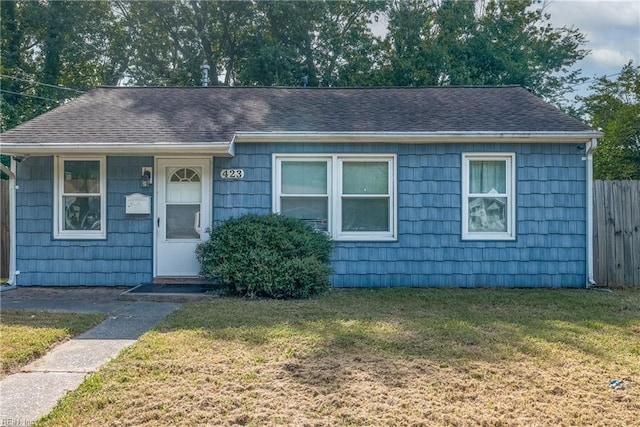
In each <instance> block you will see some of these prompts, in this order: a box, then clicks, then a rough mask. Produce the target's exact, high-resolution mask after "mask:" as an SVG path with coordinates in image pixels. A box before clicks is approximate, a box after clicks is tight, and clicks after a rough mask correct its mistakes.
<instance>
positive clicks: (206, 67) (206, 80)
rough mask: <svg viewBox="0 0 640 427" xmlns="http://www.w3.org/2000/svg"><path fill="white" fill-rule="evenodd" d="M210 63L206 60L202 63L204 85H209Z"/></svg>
mask: <svg viewBox="0 0 640 427" xmlns="http://www.w3.org/2000/svg"><path fill="white" fill-rule="evenodd" d="M209 68H211V67H209V64H207V63H206V61H205V62H203V63H202V65H201V66H200V69H201V70H202V80H201V81H202V87H207V86H209Z"/></svg>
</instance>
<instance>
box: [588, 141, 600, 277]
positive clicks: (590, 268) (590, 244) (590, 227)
mask: <svg viewBox="0 0 640 427" xmlns="http://www.w3.org/2000/svg"><path fill="white" fill-rule="evenodd" d="M597 147H598V139H597V138H591V141H589V142H587V144H586V145H585V151H586V155H587V157H586V160H587V286H586V288H587V289H589V288H591V287H592V286H594V285H596V284H597V283H596V280H595V279H594V277H593V263H594V259H593V151H594V150H595V149H596V148H597Z"/></svg>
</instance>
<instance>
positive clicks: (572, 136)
mask: <svg viewBox="0 0 640 427" xmlns="http://www.w3.org/2000/svg"><path fill="white" fill-rule="evenodd" d="M600 137H602V133H601V132H596V131H583V132H499V131H495V132H493V131H492V132H477V131H476V132H474V131H470V132H467V131H449V132H236V133H235V134H234V135H233V137H232V139H231V141H217V142H215V141H211V142H167V141H158V142H147V143H134V142H117V143H105V142H91V141H85V142H81V143H79V142H78V143H75V142H73V143H43V142H35V143H30V142H25V143H3V144H2V152H3V153H4V154H15V155H38V156H43V155H74V154H77V153H83V154H85V155H134V154H138V155H149V154H152V155H159V156H172V155H176V156H177V155H180V154H185V153H186V154H187V155H211V156H219V157H233V156H234V155H235V144H236V143H296V142H303V143H331V144H341V143H344V144H352V143H368V144H371V143H374V144H381V143H395V144H436V143H449V144H455V143H514V142H515V143H557V144H563V143H566V144H573V143H588V142H590V141H591V140H592V139H594V138H600Z"/></svg>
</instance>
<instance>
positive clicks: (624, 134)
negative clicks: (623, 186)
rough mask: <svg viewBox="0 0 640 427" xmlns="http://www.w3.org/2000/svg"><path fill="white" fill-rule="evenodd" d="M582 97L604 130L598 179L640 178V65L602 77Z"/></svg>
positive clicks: (596, 166) (597, 155)
mask: <svg viewBox="0 0 640 427" xmlns="http://www.w3.org/2000/svg"><path fill="white" fill-rule="evenodd" d="M591 91H592V94H591V95H589V96H587V97H585V98H582V101H583V103H584V106H585V111H586V113H587V114H588V116H589V121H590V124H591V126H593V127H594V128H596V129H600V130H601V131H602V132H603V133H604V137H602V138H601V139H600V140H599V141H598V148H597V150H596V151H595V154H594V157H593V173H594V178H595V179H640V66H634V65H633V62H632V61H630V62H629V63H627V64H626V65H625V66H624V67H623V68H622V71H621V72H620V73H619V74H618V76H617V78H616V79H615V80H610V79H609V78H608V77H606V76H605V77H600V78H599V79H597V80H596V82H595V83H593V84H592V85H591Z"/></svg>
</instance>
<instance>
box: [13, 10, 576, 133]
mask: <svg viewBox="0 0 640 427" xmlns="http://www.w3.org/2000/svg"><path fill="white" fill-rule="evenodd" d="M0 9H1V13H2V17H1V18H2V20H1V26H2V28H1V32H2V37H1V42H0V43H1V44H0V50H1V59H0V60H1V62H0V74H1V75H2V90H3V91H2V101H3V102H2V113H3V115H2V122H1V124H0V125H1V128H2V129H8V128H10V127H13V126H15V125H16V124H18V123H20V122H22V121H25V120H28V119H29V118H32V117H34V116H36V115H38V114H41V113H42V112H44V111H46V110H47V109H49V108H51V107H53V106H55V105H58V104H59V103H60V102H64V100H66V99H69V98H72V97H74V96H77V95H78V92H73V91H64V90H61V89H60V88H59V87H58V86H59V85H62V86H66V87H69V88H73V89H76V90H79V91H84V90H88V89H90V88H91V87H94V86H96V85H100V84H108V85H113V84H125V85H159V86H165V85H174V86H189V85H199V84H200V78H201V74H200V73H201V72H200V65H201V64H202V63H203V62H206V63H207V64H208V65H209V66H210V77H211V84H213V85H215V84H225V85H266V86H270V85H278V86H298V85H300V83H301V79H302V78H303V77H306V81H307V84H308V85H309V86H371V85H377V86H425V85H461V84H464V85H503V84H518V85H522V86H524V87H526V88H527V89H529V90H530V91H532V92H533V93H535V94H537V95H539V96H542V97H543V98H545V99H547V100H549V101H551V102H554V103H556V104H557V105H561V104H562V102H563V99H564V98H563V96H564V95H565V94H566V93H567V92H569V91H571V87H572V86H573V85H575V83H577V82H580V81H582V80H583V79H581V78H580V77H579V73H580V71H579V70H578V71H575V70H574V71H571V70H570V69H571V67H572V66H573V65H574V64H575V63H576V61H578V60H580V59H582V58H583V57H584V56H585V55H586V54H587V53H588V52H587V51H586V50H584V49H582V46H583V45H584V43H585V38H584V36H583V35H582V34H581V33H580V32H579V31H578V30H577V29H573V28H555V27H553V26H552V25H551V24H550V21H549V18H550V17H549V15H548V14H547V13H545V10H544V3H541V1H540V0H475V1H470V0H450V1H444V0H371V1H362V0H339V1H335V0H317V1H316V0H292V1H208V0H206V1H205V0H171V1H168V0H159V1H128V0H111V1H105V0H101V1H90V2H85V1H83V2H78V1H68V0H66V1H44V0H41V1H2V2H0ZM379 19H382V20H383V22H386V23H388V25H387V29H386V31H385V32H384V33H383V34H374V32H373V31H372V28H373V25H372V24H373V23H375V22H376V21H378V20H379Z"/></svg>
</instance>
